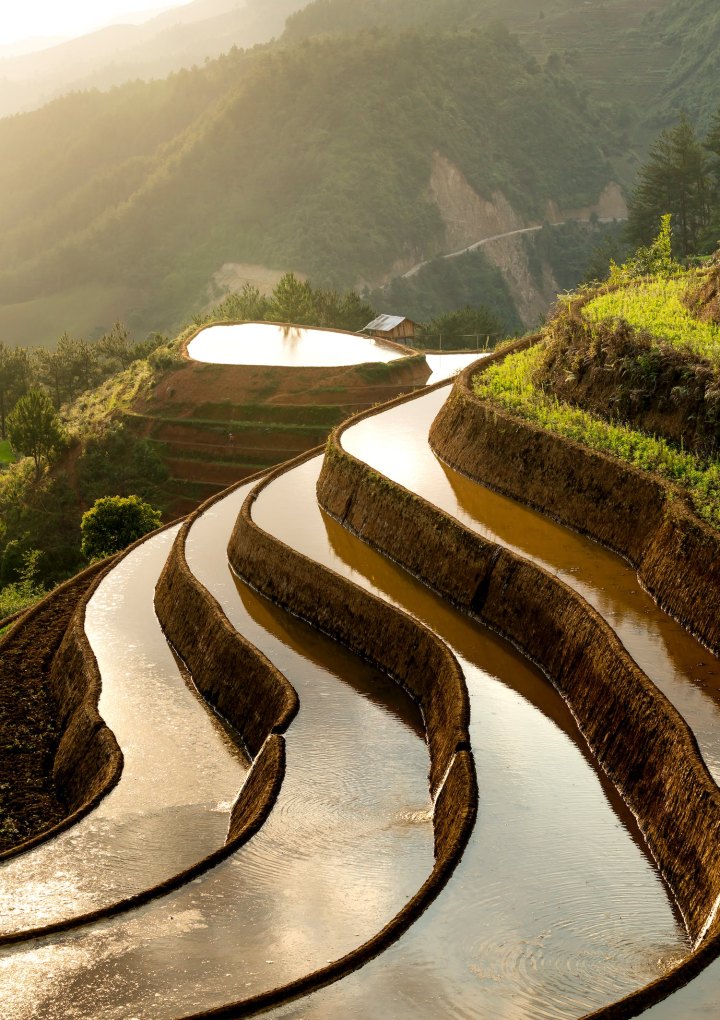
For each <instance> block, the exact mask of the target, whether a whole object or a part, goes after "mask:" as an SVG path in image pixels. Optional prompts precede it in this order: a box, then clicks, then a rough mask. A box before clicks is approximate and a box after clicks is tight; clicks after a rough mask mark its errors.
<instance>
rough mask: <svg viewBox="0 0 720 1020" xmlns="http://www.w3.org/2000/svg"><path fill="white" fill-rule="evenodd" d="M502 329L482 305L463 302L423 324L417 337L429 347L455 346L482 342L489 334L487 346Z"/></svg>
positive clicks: (501, 334) (499, 322)
mask: <svg viewBox="0 0 720 1020" xmlns="http://www.w3.org/2000/svg"><path fill="white" fill-rule="evenodd" d="M506 332H507V330H505V328H504V327H503V324H502V322H501V321H500V319H498V317H497V316H496V315H495V314H494V313H493V312H492V311H491V310H490V309H489V308H486V307H485V305H478V306H477V307H476V308H473V307H471V306H470V305H466V306H465V307H464V308H458V309H457V310H456V311H454V312H445V314H444V315H438V316H437V317H436V318H435V319H433V320H432V321H431V322H428V323H425V325H424V326H423V327H422V330H421V332H420V340H421V341H422V342H423V343H425V344H427V345H428V346H432V347H442V348H458V347H476V346H481V345H484V344H485V342H486V340H487V338H488V337H489V338H490V346H494V344H495V343H496V342H497V340H498V339H499V338H500V337H502V336H505V334H506Z"/></svg>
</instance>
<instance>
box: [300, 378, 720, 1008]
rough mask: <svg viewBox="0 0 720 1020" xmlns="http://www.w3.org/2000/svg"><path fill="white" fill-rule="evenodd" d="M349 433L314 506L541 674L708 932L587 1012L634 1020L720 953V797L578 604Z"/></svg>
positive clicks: (333, 445)
mask: <svg viewBox="0 0 720 1020" xmlns="http://www.w3.org/2000/svg"><path fill="white" fill-rule="evenodd" d="M410 399H413V397H412V396H411V397H408V398H401V400H399V401H397V402H396V403H401V402H404V400H410ZM373 413H376V412H369V413H366V414H364V415H360V416H358V418H355V419H353V420H352V423H355V422H357V421H358V420H360V419H362V418H365V417H368V416H369V414H373ZM346 427H348V426H347V424H346V425H344V426H341V427H340V428H339V429H337V430H335V432H334V433H332V435H331V437H330V441H329V444H328V450H327V452H326V457H325V462H324V465H323V470H322V472H321V475H320V478H319V480H318V499H319V502H320V505H321V506H322V507H323V508H324V509H325V510H326V511H327V512H328V513H329V514H331V515H332V516H333V517H335V518H336V519H337V520H338V521H340V523H342V524H343V526H344V527H346V528H347V529H349V530H350V531H352V532H354V533H355V534H356V535H358V537H360V538H361V539H362V540H363V541H365V542H367V543H368V544H369V545H371V546H372V547H373V548H375V549H377V550H378V551H380V552H382V553H383V554H384V555H386V556H388V557H390V558H391V559H393V560H394V561H395V562H397V563H399V564H400V565H402V566H404V567H405V568H406V569H408V570H409V571H410V572H411V573H413V574H414V575H415V576H416V577H418V578H419V579H420V580H421V581H423V582H424V583H425V584H427V585H428V586H429V587H431V588H432V589H433V590H435V591H437V592H438V593H439V594H441V595H442V596H443V597H445V598H447V599H448V600H449V601H451V602H452V603H453V604H455V605H456V606H457V607H458V608H461V609H463V610H464V611H466V612H468V613H469V614H470V615H471V616H473V617H475V618H476V619H478V620H479V621H480V622H482V623H483V624H485V625H486V626H488V627H490V628H491V629H492V630H494V631H495V632H497V633H499V634H501V635H502V636H503V637H505V638H507V639H508V640H510V641H511V642H512V644H514V645H515V646H516V647H517V648H518V649H520V650H521V651H522V652H524V654H526V655H527V656H528V657H529V658H530V659H532V660H533V661H534V662H535V663H536V664H537V665H539V666H540V668H541V669H542V670H543V671H544V672H545V674H546V675H547V676H548V678H549V679H550V680H551V681H552V682H553V683H554V685H555V686H556V687H557V689H558V690H559V691H560V693H561V694H562V696H563V697H564V699H565V700H566V702H567V703H568V705H569V706H570V708H571V710H572V712H573V715H574V716H575V718H576V720H577V721H578V725H579V727H580V729H581V731H582V732H583V734H584V736H585V738H586V739H587V741H588V743H589V745H590V747H591V748H592V750H593V752H594V753H595V755H596V757H597V758H598V760H599V762H600V764H601V765H602V767H603V768H604V769H605V771H606V772H607V774H608V776H609V777H610V778H611V779H612V781H613V782H614V784H615V785H616V787H617V788H618V790H619V791H620V792H621V794H622V796H623V797H624V799H625V800H626V802H627V803H628V804H629V806H630V807H631V809H632V810H633V812H634V814H635V815H636V817H637V819H638V822H639V824H640V826H641V829H642V831H643V834H644V836H645V838H646V840H647V843H648V846H649V847H650V849H651V851H652V853H653V855H654V857H655V859H656V861H657V863H658V867H659V868H660V871H661V873H662V874H663V876H664V878H665V880H666V881H667V883H668V886H669V888H670V889H671V890H672V892H673V894H674V896H675V898H676V901H677V903H678V905H679V907H680V909H681V912H682V914H683V916H684V919H685V922H686V924H687V927H688V930H689V932H690V934H691V935H692V937H693V938H694V939H696V940H697V939H698V938H699V937H701V936H703V937H705V940H704V942H703V943H702V946H701V947H700V948H699V950H698V951H697V952H695V953H694V954H693V955H692V956H691V957H690V958H688V959H687V960H685V961H683V962H682V963H681V964H680V966H679V967H678V968H676V969H675V970H674V971H672V972H671V973H669V974H668V975H666V976H664V977H663V978H661V979H660V980H659V981H657V982H655V983H654V984H652V985H650V986H648V987H647V988H645V989H642V990H640V991H639V992H637V993H635V994H634V995H632V996H629V997H628V998H627V999H626V1000H623V1001H622V1002H621V1003H617V1004H615V1005H613V1006H612V1007H608V1008H606V1009H603V1010H600V1011H598V1012H597V1013H596V1014H593V1016H597V1017H598V1018H599V1017H604V1018H607V1020H610V1018H615V1017H617V1018H620V1017H626V1016H627V1017H629V1016H634V1015H635V1014H636V1011H637V1010H638V1008H639V1006H640V1005H641V1004H642V1005H643V1006H646V1005H649V1004H650V1003H652V1002H657V1001H659V1000H660V999H661V998H663V997H665V996H666V995H667V994H668V993H669V992H670V991H672V990H673V989H675V988H677V987H679V986H680V985H682V984H684V983H685V982H686V981H688V980H690V978H691V977H692V976H694V975H695V974H696V973H698V972H699V970H700V969H702V967H703V966H704V965H705V964H706V963H707V962H708V961H709V960H710V959H713V958H714V957H715V956H716V955H718V952H720V923H719V921H718V918H717V917H716V916H715V914H714V911H715V909H716V904H717V897H718V895H719V894H720V854H718V852H717V847H718V845H719V844H718V837H719V836H720V790H718V787H717V786H716V785H715V783H714V782H713V780H712V778H711V776H710V774H709V773H708V771H707V769H706V767H705V764H704V762H703V760H702V758H701V756H700V753H699V750H698V747H697V744H696V742H695V739H694V737H693V735H692V733H691V732H690V730H689V729H688V727H687V725H686V723H685V721H684V719H683V718H682V717H681V716H680V715H679V713H678V712H677V711H676V710H675V708H674V707H673V706H672V705H671V704H670V702H668V701H667V699H666V698H665V697H664V695H662V694H661V693H660V691H659V690H658V689H657V688H656V687H655V685H654V684H653V683H651V681H650V680H649V679H648V677H647V676H646V675H645V674H644V673H643V672H642V671H641V670H640V669H639V667H638V666H637V665H636V664H635V662H634V661H633V660H632V659H631V658H630V656H629V655H628V654H627V652H626V651H625V649H624V648H623V646H622V645H621V644H620V642H619V640H618V639H617V637H616V636H615V634H614V632H613V631H612V630H611V629H610V628H609V627H608V626H607V624H606V623H605V622H604V621H603V620H602V618H601V617H600V616H599V615H598V614H597V613H596V612H595V611H594V610H593V609H592V608H591V607H590V606H589V605H588V604H587V603H585V602H584V600H583V599H582V598H581V597H580V596H579V595H577V594H576V593H575V592H574V591H572V589H570V588H568V587H567V586H566V585H565V584H564V583H563V582H561V581H560V580H559V579H558V578H556V577H554V576H553V575H551V574H549V573H547V572H545V571H544V570H542V569H541V568H539V567H537V566H535V565H534V564H533V563H530V562H528V561H525V560H523V559H522V558H520V557H518V556H516V555H515V554H513V553H511V552H510V551H509V550H506V549H504V548H503V547H501V546H499V545H496V544H494V543H491V542H488V541H487V540H485V539H483V538H482V537H480V536H479V535H476V534H475V533H474V532H472V531H470V530H469V529H466V528H464V527H463V526H462V525H460V524H459V523H458V522H457V521H456V520H455V519H454V518H452V517H450V516H449V515H447V514H445V513H444V512H443V511H441V510H439V509H438V508H437V507H435V506H433V505H432V504H430V503H427V502H426V501H425V500H423V499H421V498H420V497H419V496H417V495H415V494H414V493H411V492H409V491H408V490H406V489H404V488H403V487H402V486H400V485H398V484H396V483H394V482H391V481H390V480H389V479H387V478H385V477H384V476H383V475H380V474H378V473H377V472H374V471H372V470H371V469H370V468H369V467H368V466H367V465H366V464H364V463H362V462H360V461H358V460H357V459H356V458H354V457H352V456H351V455H350V454H348V453H347V452H346V451H345V450H344V449H343V448H342V432H343V430H344V429H345V428H346Z"/></svg>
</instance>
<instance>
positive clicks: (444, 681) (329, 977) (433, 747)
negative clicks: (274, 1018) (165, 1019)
mask: <svg viewBox="0 0 720 1020" xmlns="http://www.w3.org/2000/svg"><path fill="white" fill-rule="evenodd" d="M316 454H317V451H314V452H313V453H312V454H309V455H305V456H303V457H301V458H298V459H297V460H295V461H294V462H292V463H290V464H288V465H283V467H282V468H280V469H278V470H276V471H275V472H273V473H272V474H270V475H268V476H266V479H265V481H263V482H262V483H261V484H260V485H259V486H258V487H257V488H256V489H255V490H253V492H252V493H251V494H250V496H249V497H248V499H247V500H246V502H245V504H244V505H243V508H242V512H241V514H240V516H239V518H238V521H237V524H236V526H235V529H234V531H233V534H232V536H231V539H230V543H229V547H228V553H229V557H230V561H231V563H232V564H233V566H234V568H235V569H236V570H237V572H238V573H239V574H240V576H241V577H243V579H244V580H246V581H247V582H248V583H249V584H250V585H251V586H252V587H254V588H256V589H257V590H258V591H260V592H261V593H262V594H264V595H265V596H266V597H268V598H270V599H271V600H272V601H273V602H275V603H277V604H278V605H281V606H283V607H284V608H285V609H288V610H289V611H290V612H292V613H293V614H294V615H297V616H299V617H300V618H301V619H304V620H305V621H307V622H309V623H311V624H312V625H313V626H315V627H316V628H317V629H319V630H320V631H322V632H323V633H325V634H327V635H329V636H330V637H332V638H333V639H334V640H337V641H339V642H341V643H342V644H344V645H345V646H346V647H348V648H350V650H351V651H353V652H354V653H355V654H357V655H359V656H361V657H362V658H364V659H366V660H367V661H369V662H371V663H372V664H373V665H374V666H376V667H377V668H379V669H381V670H382V671H383V672H385V673H386V674H388V675H389V676H390V677H391V678H392V679H394V680H395V681H396V682H397V683H399V684H400V685H401V686H402V687H403V688H404V689H406V690H407V691H408V692H409V693H410V695H411V696H412V697H413V698H414V699H415V700H416V701H417V702H418V703H419V704H420V707H421V709H422V712H423V718H424V722H425V726H426V732H427V738H428V744H429V750H430V760H431V767H430V786H431V792H432V795H433V827H434V842H435V864H434V866H433V869H432V872H431V874H430V875H429V877H428V878H427V880H426V881H425V882H424V883H423V885H422V886H421V888H420V889H419V890H418V892H417V893H416V894H415V896H413V897H412V899H411V900H409V901H408V902H407V903H406V904H405V906H404V907H403V909H402V910H401V911H400V912H399V913H398V914H396V915H395V917H393V918H392V919H391V920H390V921H389V922H388V924H387V925H385V927H384V928H383V929H382V930H380V931H379V932H377V933H376V934H375V935H374V936H373V937H372V938H370V939H369V940H368V941H366V942H365V943H363V944H362V945H361V946H358V947H357V948H356V949H354V950H353V951H352V952H350V953H349V954H347V955H346V956H343V957H341V958H340V959H338V960H335V961H333V962H332V963H329V964H328V965H327V966H325V967H322V968H320V969H318V970H316V971H314V972H313V973H310V974H307V975H306V976H304V977H303V978H301V979H299V980H296V981H293V982H291V983H290V984H287V985H284V986H281V987H278V988H275V989H272V990H270V991H268V992H263V993H261V994H260V995H257V996H253V997H252V998H249V999H246V1000H244V1001H241V1002H236V1003H229V1004H227V1005H225V1006H222V1007H219V1008H217V1009H213V1010H208V1011H206V1012H202V1013H196V1014H193V1017H230V1016H233V1017H234V1016H249V1015H251V1014H254V1013H255V1012H257V1011H258V1010H261V1009H267V1008H269V1007H270V1006H273V1005H278V1004H280V1003H283V1002H286V1001H289V1000H290V999H293V998H296V997H298V996H301V995H305V994H307V993H309V992H311V991H314V990H316V989H318V988H320V987H322V986H323V985H326V984H328V983H330V982H332V981H334V980H336V979H338V978H340V977H343V976H345V975H347V974H349V973H350V972H352V971H354V970H356V969H357V968H359V967H361V966H362V965H363V964H364V963H366V962H368V961H369V960H371V959H372V958H374V957H375V956H377V955H378V954H379V953H381V952H382V950H383V949H385V948H386V947H387V946H388V945H390V944H391V943H392V942H393V941H395V940H396V939H397V938H399V937H400V935H402V934H403V932H405V931H406V930H407V929H408V928H409V927H410V925H411V924H412V923H413V921H414V920H416V919H417V918H418V917H419V916H420V914H421V913H422V912H423V911H424V910H425V909H426V907H427V906H428V904H429V903H430V902H431V901H432V900H433V899H434V898H435V897H436V896H437V895H438V894H439V892H440V891H441V889H442V888H443V886H444V884H445V883H446V881H447V879H448V878H449V876H450V874H451V872H452V870H453V869H454V867H455V866H456V864H457V862H458V861H459V859H460V857H461V855H462V852H463V850H464V847H465V845H466V843H467V840H468V838H469V835H470V832H471V830H472V827H473V825H474V821H475V814H476V810H477V785H476V777H475V766H474V763H473V758H472V753H471V751H470V744H469V733H468V722H469V699H468V694H467V689H466V687H465V682H464V678H463V675H462V671H461V670H460V667H459V666H458V664H457V662H456V660H455V658H454V656H453V655H452V654H451V653H450V651H449V650H448V649H447V648H446V647H445V645H444V644H443V643H442V642H441V641H440V640H439V639H438V638H437V637H435V635H433V634H432V633H431V632H430V631H429V630H427V628H425V627H424V626H423V625H422V624H419V623H417V622H416V621H414V620H413V619H412V618H411V617H409V616H407V615H406V614H405V613H403V612H401V611H400V610H398V609H395V608H393V607H392V606H390V605H389V604H387V603H385V602H383V601H382V600H380V599H378V598H376V597H375V596H373V595H370V594H369V593H368V592H365V591H363V590H362V589H360V588H358V587H357V586H356V585H355V584H353V583H352V582H350V581H348V580H346V579H345V578H342V577H341V576H340V575H338V574H335V573H334V572H333V571H331V570H329V569H327V568H326V567H323V566H322V565H320V564H318V563H315V562H313V561H312V560H310V559H308V558H307V557H306V556H304V555H302V554H301V553H299V552H297V551H296V550H294V549H292V548H290V547H289V546H287V545H285V544H284V543H283V542H281V541H279V540H278V539H276V538H273V537H272V536H270V535H269V534H267V533H266V532H264V531H263V530H261V529H260V528H258V527H257V525H256V524H255V523H254V522H253V520H252V514H251V508H252V504H253V502H254V500H255V498H256V496H257V495H258V494H259V492H261V491H262V490H263V489H264V488H265V486H266V485H267V484H269V483H270V482H272V480H273V479H274V478H275V477H277V476H278V475H279V474H282V473H284V472H285V471H287V470H291V469H292V468H294V467H297V466H298V465H299V464H301V463H303V462H304V461H305V460H307V459H309V457H310V456H315V455H316Z"/></svg>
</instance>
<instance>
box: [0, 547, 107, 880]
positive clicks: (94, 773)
mask: <svg viewBox="0 0 720 1020" xmlns="http://www.w3.org/2000/svg"><path fill="white" fill-rule="evenodd" d="M112 562H113V561H110V562H108V561H105V562H102V563H97V564H94V565H93V566H91V567H89V568H88V569H87V570H85V571H83V572H82V573H80V574H77V575H76V576H75V577H73V578H71V579H70V580H69V581H67V582H65V584H62V585H60V586H59V587H57V588H55V589H54V590H53V591H52V592H50V594H48V595H46V596H45V598H43V599H42V600H41V601H40V602H38V603H37V604H36V605H34V606H33V607H32V608H31V609H29V610H27V611H26V612H24V613H22V614H19V615H18V616H17V617H16V618H15V620H14V623H13V625H12V626H11V627H10V628H9V630H8V631H7V632H6V634H4V635H3V637H2V639H1V640H0V656H2V661H3V671H4V672H7V673H8V675H7V677H6V678H5V679H6V682H7V683H8V684H12V683H13V682H14V677H13V675H12V674H13V672H19V671H20V670H22V671H23V673H24V674H27V672H28V670H31V671H33V672H34V673H35V674H36V675H35V676H34V677H33V681H32V682H33V683H34V684H35V685H36V686H37V688H38V690H45V691H47V692H48V694H49V696H50V701H51V704H52V710H53V716H54V720H55V723H56V726H57V732H58V741H57V744H56V746H55V749H54V751H53V758H52V769H51V773H50V776H49V777H47V779H46V782H48V783H50V784H52V786H53V787H54V790H55V795H56V797H57V800H58V801H59V802H60V804H61V805H62V806H63V807H64V809H65V814H64V817H63V818H62V819H61V820H60V821H58V822H57V823H56V824H54V825H52V826H50V827H48V828H46V829H44V830H41V831H37V832H36V833H35V834H34V835H33V836H32V838H30V839H28V840H26V841H25V842H23V843H22V844H20V845H18V846H16V847H13V848H12V849H10V850H7V851H5V852H4V853H2V854H0V860H7V859H8V858H10V857H14V856H17V855H18V854H21V853H24V852H25V851H26V850H29V849H31V848H32V847H34V846H37V845H38V844H39V843H41V842H44V841H45V840H47V839H50V838H51V837H53V836H56V835H57V834H58V833H59V832H61V831H63V830H64V829H66V828H68V827H69V826H71V825H73V824H74V823H75V822H77V821H78V820H79V819H80V818H81V817H82V816H83V815H84V814H86V813H87V812H88V811H89V810H90V809H91V808H92V807H94V806H95V805H96V804H97V802H98V801H99V800H100V798H101V797H102V796H104V794H105V793H106V792H107V791H108V790H109V789H110V788H111V787H112V786H113V785H114V784H115V783H116V782H117V780H118V778H119V776H120V772H121V769H122V753H121V751H120V749H119V747H118V746H117V742H116V741H115V738H114V736H113V734H112V733H111V732H110V730H109V729H108V728H107V727H106V726H105V724H104V723H103V721H102V719H101V718H100V716H99V715H98V712H97V703H98V697H99V693H100V677H99V673H98V670H97V664H96V662H95V657H94V655H93V653H92V650H91V648H90V645H89V643H88V641H87V638H86V637H85V633H84V629H83V623H84V618H85V606H86V605H87V602H88V601H89V599H90V598H91V597H92V594H93V592H94V591H95V589H96V588H97V585H98V584H99V583H100V581H101V580H102V578H103V577H104V576H105V573H106V571H107V570H108V569H109V566H110V565H111V563H112ZM28 642H30V644H29V645H28ZM18 656H20V657H21V660H22V661H18ZM27 680H28V678H27V675H26V676H25V682H27Z"/></svg>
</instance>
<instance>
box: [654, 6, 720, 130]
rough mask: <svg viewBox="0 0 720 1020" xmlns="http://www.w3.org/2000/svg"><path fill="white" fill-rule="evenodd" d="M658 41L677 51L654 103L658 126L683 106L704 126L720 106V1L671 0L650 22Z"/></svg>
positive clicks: (671, 121) (662, 125)
mask: <svg viewBox="0 0 720 1020" xmlns="http://www.w3.org/2000/svg"><path fill="white" fill-rule="evenodd" d="M646 25H647V33H648V36H649V38H650V39H652V41H653V44H654V45H655V46H665V47H667V48H668V49H669V50H672V51H673V52H674V53H675V54H676V57H675V60H674V61H673V62H672V63H671V64H670V66H669V68H668V74H667V79H666V81H665V82H663V83H662V87H661V88H660V89H659V91H658V96H657V99H656V102H655V104H654V116H653V117H652V124H653V126H657V127H667V126H668V124H670V123H673V122H675V121H676V120H677V115H678V113H679V112H684V113H685V114H687V116H688V117H689V118H690V120H691V121H692V122H693V123H694V124H695V125H696V126H697V127H698V128H699V129H700V130H701V131H704V130H706V129H707V128H708V127H709V126H710V122H711V120H712V118H713V115H714V114H715V112H716V110H717V108H718V106H720V7H719V6H718V4H717V3H716V2H715V0H693V3H691V4H689V3H687V0H672V2H671V3H669V4H667V5H665V6H664V9H663V10H662V11H660V12H658V14H657V15H655V16H654V17H652V18H649V19H648V21H647V23H646Z"/></svg>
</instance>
